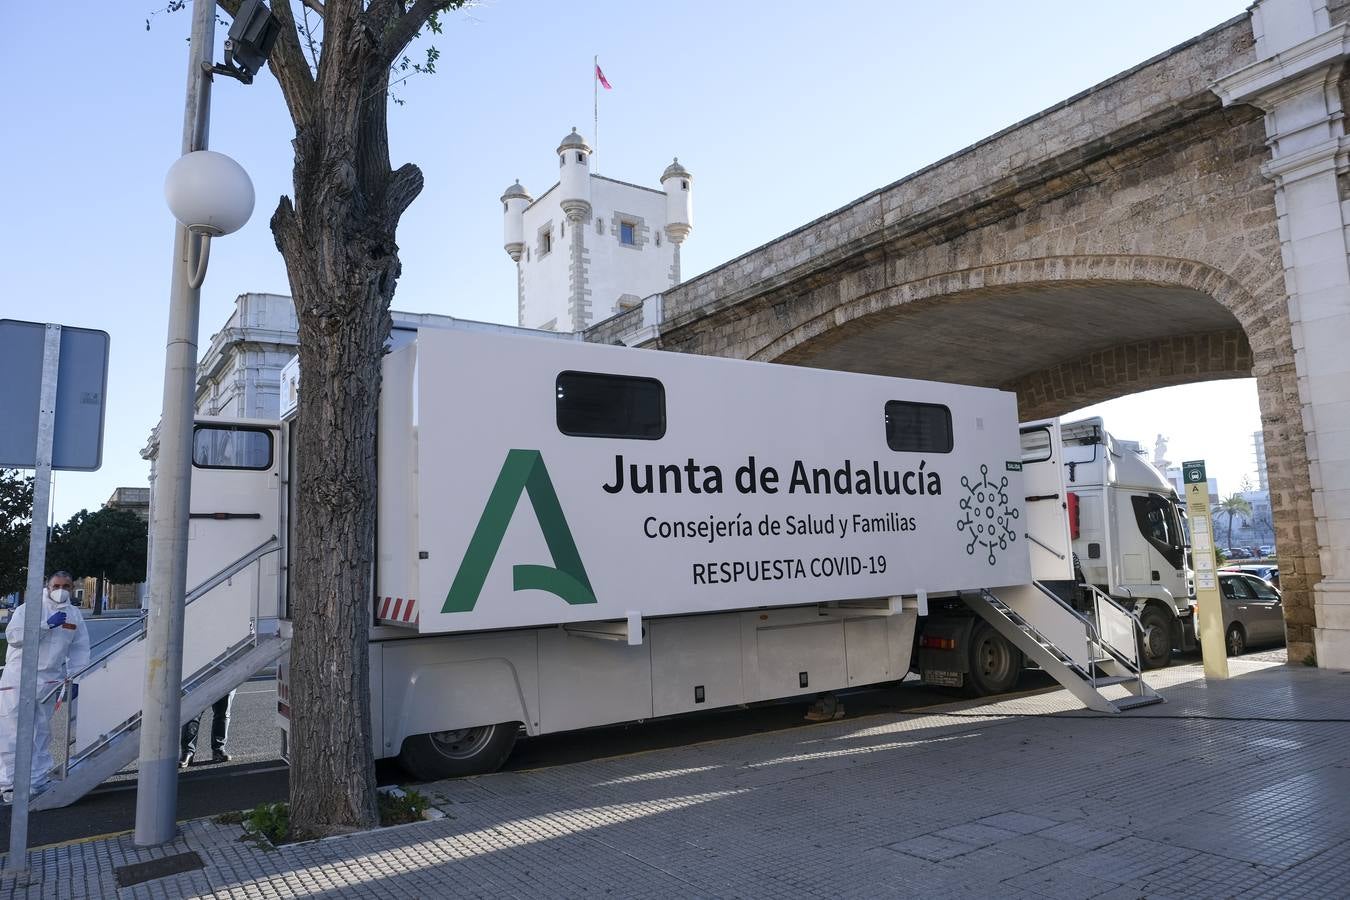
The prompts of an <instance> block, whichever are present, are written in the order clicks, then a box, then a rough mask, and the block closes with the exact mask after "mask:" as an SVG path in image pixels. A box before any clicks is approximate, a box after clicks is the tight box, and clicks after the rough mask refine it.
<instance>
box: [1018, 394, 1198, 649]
mask: <svg viewBox="0 0 1350 900" xmlns="http://www.w3.org/2000/svg"><path fill="white" fill-rule="evenodd" d="M1046 427H1049V426H1046V425H1039V426H1037V428H1034V429H1028V428H1024V429H1023V455H1024V458H1026V457H1027V455H1028V454H1029V453H1033V454H1034V451H1035V449H1036V447H1037V446H1039V444H1040V441H1041V440H1042V438H1041V435H1040V434H1039V433H1038V431H1039V430H1040V429H1044V428H1046ZM1060 436H1061V439H1062V442H1063V454H1064V486H1065V489H1066V492H1067V502H1068V512H1069V529H1070V535H1071V538H1072V541H1073V553H1074V557H1075V561H1076V563H1077V568H1078V571H1077V573H1076V574H1077V578H1078V580H1079V581H1080V583H1082V584H1090V585H1094V586H1096V587H1097V589H1098V590H1100V591H1103V592H1104V593H1106V594H1109V595H1110V596H1112V597H1114V598H1115V599H1116V600H1117V601H1118V602H1120V603H1121V604H1122V605H1124V606H1125V607H1126V608H1129V609H1132V610H1133V611H1134V613H1135V614H1136V615H1137V616H1138V617H1139V620H1140V624H1141V626H1142V628H1143V638H1142V647H1141V648H1140V649H1141V651H1142V657H1143V661H1144V663H1145V665H1146V666H1147V667H1148V668H1160V667H1162V666H1166V665H1167V664H1168V663H1169V662H1170V661H1171V654H1172V649H1173V648H1174V647H1179V648H1182V649H1186V648H1189V647H1193V646H1194V642H1195V631H1194V624H1193V620H1192V615H1191V590H1190V586H1189V584H1190V582H1189V573H1188V568H1187V564H1186V546H1187V540H1186V532H1185V527H1184V523H1185V516H1184V515H1183V513H1182V511H1181V506H1180V503H1179V501H1178V498H1177V495H1176V490H1175V489H1174V488H1173V487H1172V484H1171V483H1170V482H1169V481H1168V480H1167V479H1166V477H1164V475H1163V474H1162V473H1161V472H1159V471H1158V470H1157V469H1156V468H1154V467H1153V466H1152V465H1151V464H1150V463H1149V462H1148V461H1147V460H1145V459H1144V458H1143V457H1141V456H1140V455H1139V454H1137V453H1135V452H1132V451H1130V450H1127V449H1123V448H1121V447H1120V446H1118V444H1117V442H1116V440H1115V438H1113V437H1112V436H1111V435H1110V434H1109V433H1108V432H1107V431H1106V428H1105V426H1104V423H1103V421H1102V420H1101V419H1100V418H1091V419H1083V420H1081V421H1077V422H1067V423H1061V425H1060Z"/></svg>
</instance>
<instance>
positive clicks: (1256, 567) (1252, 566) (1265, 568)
mask: <svg viewBox="0 0 1350 900" xmlns="http://www.w3.org/2000/svg"><path fill="white" fill-rule="evenodd" d="M1219 570H1220V571H1222V572H1243V573H1245V574H1247V575H1255V576H1256V577H1257V578H1260V579H1261V580H1263V581H1269V582H1270V583H1271V584H1273V585H1275V587H1277V588H1278V587H1279V586H1280V567H1279V566H1277V565H1275V564H1274V563H1242V564H1226V565H1222V566H1220V567H1219Z"/></svg>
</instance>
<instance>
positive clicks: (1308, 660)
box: [1303, 653, 1317, 668]
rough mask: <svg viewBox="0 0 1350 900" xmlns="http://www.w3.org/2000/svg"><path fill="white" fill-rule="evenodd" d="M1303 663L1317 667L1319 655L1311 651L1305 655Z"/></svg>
mask: <svg viewBox="0 0 1350 900" xmlns="http://www.w3.org/2000/svg"><path fill="white" fill-rule="evenodd" d="M1303 664H1304V665H1305V666H1312V667H1314V668H1315V667H1316V666H1317V657H1316V656H1313V655H1312V654H1311V653H1309V654H1308V655H1307V656H1305V657H1303Z"/></svg>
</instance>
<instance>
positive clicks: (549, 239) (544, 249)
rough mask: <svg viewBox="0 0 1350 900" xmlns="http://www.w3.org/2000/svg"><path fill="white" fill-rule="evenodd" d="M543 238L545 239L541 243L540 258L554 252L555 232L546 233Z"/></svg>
mask: <svg viewBox="0 0 1350 900" xmlns="http://www.w3.org/2000/svg"><path fill="white" fill-rule="evenodd" d="M541 237H542V238H543V240H541V241H540V243H539V255H540V256H542V255H544V254H545V253H551V252H552V251H553V232H551V231H545V232H544V233H543V235H541Z"/></svg>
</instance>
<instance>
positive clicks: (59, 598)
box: [47, 588, 70, 606]
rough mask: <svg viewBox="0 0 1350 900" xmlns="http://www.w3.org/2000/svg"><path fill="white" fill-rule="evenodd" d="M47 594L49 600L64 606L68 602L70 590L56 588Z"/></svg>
mask: <svg viewBox="0 0 1350 900" xmlns="http://www.w3.org/2000/svg"><path fill="white" fill-rule="evenodd" d="M47 596H48V597H50V598H51V601H52V602H53V603H55V604H56V605H57V606H65V605H66V604H67V603H69V602H70V591H68V590H66V589H65V588H57V589H56V590H54V591H48V592H47Z"/></svg>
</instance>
